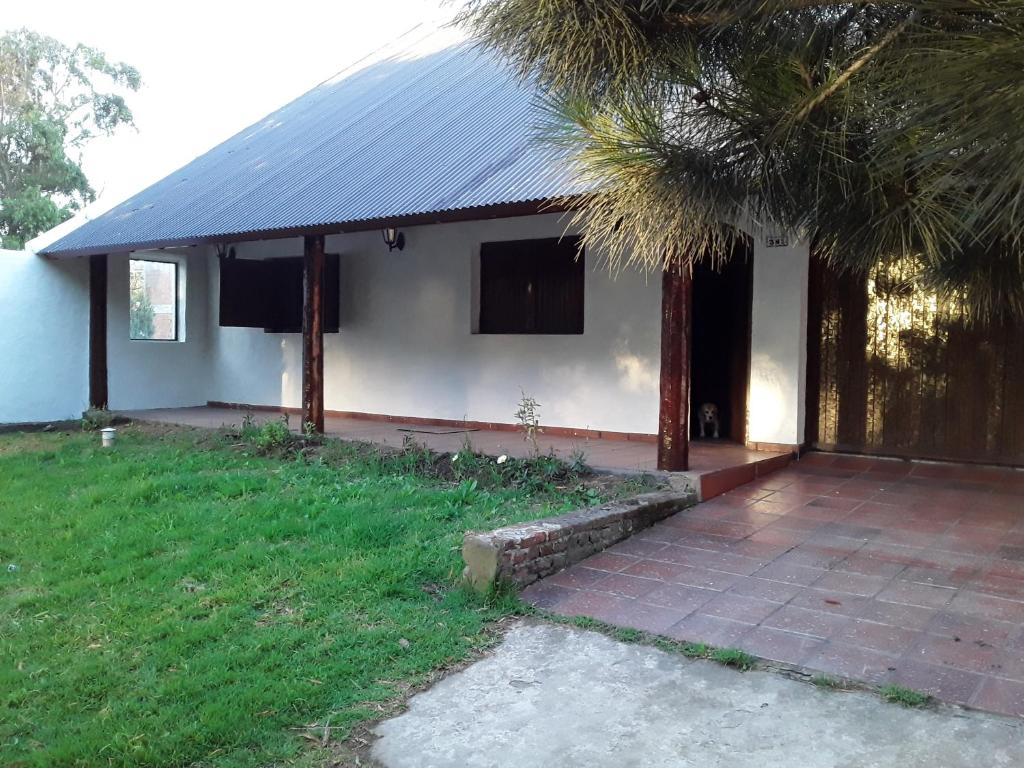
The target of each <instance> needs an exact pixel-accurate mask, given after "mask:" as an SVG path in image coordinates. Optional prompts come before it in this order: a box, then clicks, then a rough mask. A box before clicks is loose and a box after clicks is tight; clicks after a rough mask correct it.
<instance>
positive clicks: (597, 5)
mask: <svg viewBox="0 0 1024 768" xmlns="http://www.w3.org/2000/svg"><path fill="white" fill-rule="evenodd" d="M460 22H461V23H462V24H464V25H466V26H467V27H468V28H469V29H470V30H471V31H472V33H473V34H474V35H475V36H476V37H477V38H478V39H479V40H480V41H481V42H482V43H484V44H485V45H487V46H490V47H492V48H494V49H496V50H498V51H499V52H501V53H502V54H504V55H505V56H506V57H507V58H508V59H510V60H511V61H512V62H513V63H514V65H515V66H516V67H517V68H518V71H519V73H520V74H521V76H522V77H524V78H531V79H535V80H536V81H537V82H538V83H539V84H540V85H541V86H542V88H543V89H544V91H545V92H546V93H547V94H549V96H548V104H547V107H548V114H549V115H550V120H549V121H548V122H547V124H546V125H545V126H544V134H545V137H546V138H547V139H548V140H551V141H558V142H566V143H570V144H572V145H573V146H575V147H577V148H578V152H579V157H580V168H581V171H580V172H581V173H582V174H583V175H585V176H586V177H587V178H588V179H589V180H590V181H591V182H592V183H593V187H592V188H593V189H594V190H595V191H594V192H593V193H592V194H590V195H588V196H587V197H586V198H585V199H583V200H581V201H575V202H576V204H577V215H578V217H579V219H580V221H581V223H582V224H583V227H584V231H585V237H584V242H585V243H586V244H589V245H594V244H598V243H599V244H601V245H603V246H604V247H605V248H606V249H607V251H608V253H609V254H610V258H611V260H612V262H613V266H615V265H618V264H621V263H625V262H628V263H633V264H636V265H639V266H641V267H644V268H648V269H660V268H663V267H668V266H672V265H689V264H692V263H693V262H694V261H697V260H702V259H710V260H712V261H714V260H723V259H726V258H728V254H729V253H730V252H731V250H732V245H733V240H735V239H736V238H737V237H738V236H739V235H738V230H737V227H744V226H746V225H747V223H749V222H751V221H753V222H755V223H757V222H761V223H767V222H771V223H772V225H774V226H777V227H781V228H784V229H786V230H787V231H789V232H792V233H800V234H803V235H805V236H807V237H809V238H810V239H811V242H812V248H813V250H814V252H815V253H816V255H818V256H820V257H822V258H824V259H826V260H828V261H829V262H830V263H831V264H832V265H834V266H836V267H837V268H840V269H854V270H865V269H867V268H870V267H871V266H873V265H876V264H878V263H885V262H888V261H897V260H899V261H904V262H905V261H908V260H910V261H912V263H914V264H916V265H917V269H916V275H915V279H916V280H917V281H919V282H920V281H923V282H925V283H927V284H929V285H931V286H933V287H934V288H936V289H937V290H940V291H942V292H945V293H948V294H955V295H957V296H958V297H959V298H961V299H962V300H964V301H965V302H966V303H967V304H968V305H969V306H970V307H971V308H972V309H973V310H974V311H975V313H976V315H977V316H994V315H999V314H1010V313H1013V314H1016V315H1017V316H1024V267H1022V260H1021V236H1022V233H1024V219H1022V213H1024V211H1022V203H1024V129H1022V126H1024V77H1022V76H1021V74H1020V73H1021V72H1024V1H1022V0H876V2H873V3H864V2H860V3H850V2H834V1H832V0H470V2H469V3H468V5H466V6H465V8H464V10H463V11H462V14H461V16H460ZM748 228H749V227H748Z"/></svg>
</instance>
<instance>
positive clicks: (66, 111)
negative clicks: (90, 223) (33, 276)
mask: <svg viewBox="0 0 1024 768" xmlns="http://www.w3.org/2000/svg"><path fill="white" fill-rule="evenodd" d="M140 83H141V81H140V78H139V73H138V72H137V71H136V70H135V69H134V68H133V67H130V66H128V65H127V64H121V63H114V62H111V61H108V60H107V58H106V56H105V55H104V54H103V53H101V52H100V51H98V50H96V49H94V48H90V47H88V46H84V45H76V46H74V47H70V48H69V47H68V46H66V45H64V44H62V43H60V42H59V41H57V40H54V39H53V38H50V37H46V36H44V35H40V34H37V33H35V32H31V31H29V30H25V29H22V30H18V31H14V32H8V33H6V34H4V35H2V36H0V245H2V246H3V247H6V248H19V247H21V246H22V245H23V244H24V242H25V241H26V240H29V239H31V238H32V237H34V236H35V235H37V234H38V233H40V232H42V231H44V230H47V229H49V228H51V227H53V226H55V225H57V224H59V223H60V222H62V221H64V220H65V219H67V218H68V217H70V216H71V215H72V214H73V213H74V212H75V211H76V210H78V209H79V208H81V207H82V206H83V205H84V204H86V203H88V202H91V201H92V200H93V199H94V197H95V193H94V191H93V189H92V187H91V186H90V184H89V180H88V179H87V178H86V176H85V173H84V172H83V171H82V166H81V156H80V155H81V150H82V148H83V147H84V146H85V145H86V144H87V143H88V142H89V141H91V140H92V139H93V138H95V137H96V136H101V135H109V134H110V133H112V132H113V131H114V130H115V129H116V128H118V127H119V126H122V125H132V113H131V110H130V109H129V108H128V105H127V103H126V102H125V98H124V94H125V93H126V92H128V91H136V90H138V88H139V86H140Z"/></svg>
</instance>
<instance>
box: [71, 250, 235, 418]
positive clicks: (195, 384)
mask: <svg viewBox="0 0 1024 768" xmlns="http://www.w3.org/2000/svg"><path fill="white" fill-rule="evenodd" d="M131 258H133V259H150V260H153V261H173V262H176V263H177V264H178V265H179V266H178V306H179V314H178V323H179V329H178V339H179V340H178V341H140V340H132V339H131V338H129V336H130V333H129V323H128V309H129V306H128V260H129V256H128V254H111V255H110V256H109V257H108V260H107V301H108V305H107V377H108V378H107V381H108V387H109V400H110V408H111V409H112V410H133V409H142V408H176V407H180V406H188V405H205V404H206V401H207V399H208V397H207V394H208V391H209V388H210V387H209V381H210V370H211V368H212V365H213V360H212V358H211V357H210V353H209V343H208V337H209V328H210V323H209V319H208V312H207V307H208V304H209V302H208V298H207V289H206V286H207V275H208V265H207V261H208V259H207V249H206V248H186V249H179V250H166V251H138V252H136V253H134V254H132V255H131ZM182 308H184V313H182V311H181V310H182ZM86 317H87V318H88V310H87V311H86ZM214 319H215V320H216V316H215V317H214Z"/></svg>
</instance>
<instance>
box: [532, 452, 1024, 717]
mask: <svg viewBox="0 0 1024 768" xmlns="http://www.w3.org/2000/svg"><path fill="white" fill-rule="evenodd" d="M524 597H525V599H527V600H529V601H530V602H532V603H534V604H535V605H537V606H539V607H543V608H545V609H547V610H550V611H553V612H556V613H560V614H563V615H570V616H589V617H591V618H595V619H599V620H602V621H605V622H609V623H611V624H616V625H620V626H625V627H632V628H635V629H641V630H645V631H649V632H654V633H658V634H662V635H666V636H668V637H671V638H675V639H679V640H686V641H691V642H704V643H708V644H712V645H717V646H730V647H737V648H742V649H743V650H745V651H747V652H748V653H752V654H755V655H757V656H759V657H762V658H766V659H770V660H773V661H778V662H782V663H785V664H792V665H797V666H801V667H805V668H809V669H811V670H816V671H820V672H823V673H826V674H829V675H832V676H836V677H843V678H848V679H853V680H858V681H862V682H867V683H874V684H886V683H895V684H899V685H903V686H906V687H908V688H913V689H915V690H919V691H925V692H927V693H929V694H932V695H933V696H935V697H936V698H939V699H942V700H945V701H948V702H952V703H956V704H964V705H970V706H973V707H977V708H979V709H984V710H989V711H993V712H999V713H1003V714H1009V715H1015V716H1018V717H1020V716H1024V472H1017V471H1013V470H1003V469H994V468H983V467H970V466H961V465H940V464H918V463H910V462H904V461H895V460H894V461H889V460H877V459H866V458H859V457H851V456H834V455H826V454H810V455H808V456H806V457H805V458H803V459H802V460H800V461H799V462H794V463H793V464H791V465H790V466H789V467H788V468H786V469H783V470H781V471H779V472H776V473H774V474H772V475H770V476H769V477H767V478H765V479H762V480H759V481H757V482H754V483H751V484H748V485H745V486H743V487H741V488H737V489H735V490H732V491H730V492H728V493H726V494H724V495H722V496H720V497H718V498H716V499H713V500H711V501H709V502H705V503H703V504H699V505H698V506H696V507H694V508H692V509H690V510H687V511H685V512H681V513H679V514H677V515H675V516H673V517H671V518H669V519H667V520H665V521H663V522H661V523H659V524H657V525H655V526H654V527H652V528H649V529H647V530H645V531H642V532H640V533H638V534H637V535H635V536H633V537H632V538H631V539H628V540H626V541H623V542H621V543H619V544H617V545H615V546H613V547H611V548H610V549H608V550H606V551H605V552H602V553H600V554H597V555H594V556H593V557H591V558H589V559H587V560H584V561H583V562H582V563H579V564H578V565H575V566H573V567H571V568H568V569H566V570H564V571H562V572H560V573H558V574H555V575H554V576H551V577H549V578H547V579H545V580H543V581H541V582H538V583H536V584H534V585H532V586H531V587H529V588H527V589H526V590H525V592H524Z"/></svg>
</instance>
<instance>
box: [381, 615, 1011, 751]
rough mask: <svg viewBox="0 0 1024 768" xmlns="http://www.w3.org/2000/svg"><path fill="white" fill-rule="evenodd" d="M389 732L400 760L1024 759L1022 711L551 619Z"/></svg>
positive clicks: (423, 697) (414, 707)
mask: <svg viewBox="0 0 1024 768" xmlns="http://www.w3.org/2000/svg"><path fill="white" fill-rule="evenodd" d="M376 733H377V734H378V736H379V737H380V738H379V740H378V741H377V742H376V743H375V744H374V747H373V753H372V754H373V757H374V758H375V759H376V760H377V761H379V763H380V764H381V765H384V766H386V767H387V768H427V766H431V767H432V768H446V767H448V766H450V767H451V768H485V767H486V768H492V767H493V768H502V767H504V766H510V767H513V766H514V768H531V767H533V766H536V767H537V768H541V767H543V768H550V767H551V766H566V767H571V766H595V767H596V768H601V767H602V766H607V767H608V768H612V767H614V768H624V767H626V766H637V768H639V767H640V766H644V768H661V767H663V766H673V767H676V766H694V768H697V767H698V766H699V767H700V768H715V767H716V766H720V767H721V768H726V767H728V768H793V767H794V766H799V767H800V768H840V767H841V768H889V767H890V766H899V768H917V767H918V766H920V767H921V768H925V767H926V766H927V768H934V767H935V766H941V767H942V768H978V767H979V766H985V768H996V767H997V766H1020V765H1024V723H1021V722H1020V721H1017V720H1011V719H1006V718H1001V717H998V716H992V715H984V714H979V713H973V712H966V711H960V710H956V709H952V708H947V709H939V710H935V709H926V710H909V709H904V708H901V707H899V706H898V705H894V704H888V703H886V702H883V701H882V700H880V699H879V698H878V697H877V696H874V695H873V694H869V693H861V692H856V693H855V692H836V691H830V690H821V689H818V688H815V687H813V686H812V685H810V684H808V683H802V682H797V681H794V680H790V679H787V678H785V677H782V676H781V675H778V674H773V673H770V672H747V673H740V672H737V671H735V670H732V669H727V668H725V667H722V666H719V665H717V664H715V663H713V662H706V661H690V660H687V659H685V658H682V657H680V656H676V655H672V654H668V653H664V652H662V651H658V650H655V649H652V648H649V647H646V646H641V645H627V644H623V643H620V642H617V641H614V640H611V639H609V638H607V637H605V636H604V635H601V634H597V633H594V632H584V631H580V630H576V629H572V628H568V627H561V626H553V625H547V624H541V623H523V624H519V625H516V626H515V627H514V628H513V629H512V630H511V631H510V632H509V634H508V635H507V637H506V638H505V640H504V642H503V643H502V644H501V645H500V646H499V647H498V648H497V649H496V651H495V652H494V653H493V655H491V656H489V657H488V658H486V659H484V660H482V661H480V662H477V663H476V664H473V665H472V666H470V667H468V668H467V669H465V670H463V671H461V672H459V673H457V674H453V675H451V676H450V677H448V678H446V679H444V680H442V681H441V682H440V683H438V684H437V685H435V686H434V687H433V688H431V689H430V690H428V691H425V692H424V693H421V694H419V695H417V696H415V697H413V699H412V700H411V702H410V706H409V709H408V711H407V712H406V713H405V714H403V715H400V716H398V717H396V718H394V719H392V720H389V721H386V722H384V723H381V724H380V725H378V726H377V728H376Z"/></svg>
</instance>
